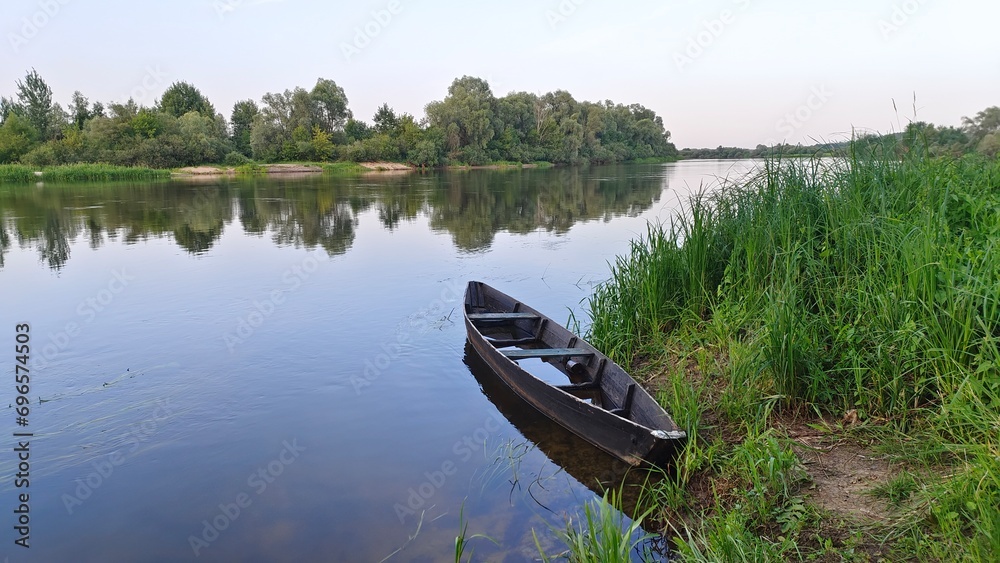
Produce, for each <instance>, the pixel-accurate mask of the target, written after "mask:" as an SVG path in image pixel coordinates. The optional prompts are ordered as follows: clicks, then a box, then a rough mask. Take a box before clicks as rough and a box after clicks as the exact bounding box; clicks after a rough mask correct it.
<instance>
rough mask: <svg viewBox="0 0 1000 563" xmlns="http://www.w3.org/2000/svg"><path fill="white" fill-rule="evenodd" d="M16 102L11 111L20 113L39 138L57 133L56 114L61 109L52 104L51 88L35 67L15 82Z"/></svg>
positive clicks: (48, 137)
mask: <svg viewBox="0 0 1000 563" xmlns="http://www.w3.org/2000/svg"><path fill="white" fill-rule="evenodd" d="M17 102H18V103H17V104H16V105H15V106H14V107H13V108H12V109H13V111H15V112H16V113H20V114H22V115H23V116H24V117H25V118H26V119H27V120H28V122H29V123H31V126H32V127H34V128H35V130H36V131H38V134H39V136H40V137H41V140H47V139H50V138H52V137H54V136H55V135H56V133H58V128H57V119H56V116H57V113H59V112H61V111H62V110H61V108H58V107H57V106H55V105H53V103H52V89H51V88H49V85H48V84H46V83H45V81H44V80H42V77H41V76H39V75H38V72H36V71H35V69H31V72H29V73H28V74H27V75H26V76H25V77H24V80H19V81H18V82H17Z"/></svg>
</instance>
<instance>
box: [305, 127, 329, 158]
mask: <svg viewBox="0 0 1000 563" xmlns="http://www.w3.org/2000/svg"><path fill="white" fill-rule="evenodd" d="M310 144H311V145H312V147H311V149H312V156H313V158H314V159H316V160H330V158H331V157H333V152H334V150H335V147H334V146H333V141H331V140H330V135H329V134H327V132H326V131H324V130H322V129H320V128H319V126H313V135H312V140H311V141H310Z"/></svg>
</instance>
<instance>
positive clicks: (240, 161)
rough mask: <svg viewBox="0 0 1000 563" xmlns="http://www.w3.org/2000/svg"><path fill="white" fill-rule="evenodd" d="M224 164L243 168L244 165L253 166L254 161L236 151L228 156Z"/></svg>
mask: <svg viewBox="0 0 1000 563" xmlns="http://www.w3.org/2000/svg"><path fill="white" fill-rule="evenodd" d="M223 162H224V164H225V165H226V166H242V165H244V164H251V163H252V162H253V161H252V160H250V159H249V158H248V157H247V156H246V155H244V154H243V153H238V152H236V151H233V152H231V153H229V154H227V155H226V158H225V160H224V161H223Z"/></svg>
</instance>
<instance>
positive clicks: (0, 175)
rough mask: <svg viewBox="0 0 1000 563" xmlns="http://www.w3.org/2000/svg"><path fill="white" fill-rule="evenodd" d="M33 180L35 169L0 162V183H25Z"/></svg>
mask: <svg viewBox="0 0 1000 563" xmlns="http://www.w3.org/2000/svg"><path fill="white" fill-rule="evenodd" d="M35 180H36V178H35V171H34V169H33V168H31V167H30V166H22V165H20V164H0V183H10V184H27V183H29V182H33V181H35Z"/></svg>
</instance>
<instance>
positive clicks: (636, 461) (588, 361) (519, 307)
mask: <svg viewBox="0 0 1000 563" xmlns="http://www.w3.org/2000/svg"><path fill="white" fill-rule="evenodd" d="M515 310H516V311H517V312H518V313H521V314H530V315H533V316H536V317H538V318H539V319H544V320H545V321H548V318H547V317H545V316H544V315H541V313H539V312H538V311H535V310H534V309H532V308H530V307H528V306H526V305H524V304H521V303H518V302H516V301H514V300H513V299H512V298H510V297H509V296H507V295H505V294H502V293H500V292H498V291H497V290H495V289H493V288H491V287H489V286H487V285H486V284H482V283H481V282H470V284H469V288H468V290H467V291H466V306H465V325H466V330H467V331H468V335H469V342H470V344H471V345H472V347H473V348H474V349H475V351H476V352H477V353H478V354H479V356H480V357H481V358H482V359H483V361H484V362H485V363H486V364H487V365H488V366H489V367H490V368H491V369H492V370H493V371H494V372H495V373H496V374H497V376H498V377H499V379H500V380H501V381H503V382H504V383H505V384H506V385H507V386H508V387H509V388H510V389H511V390H512V391H513V392H514V393H516V394H517V395H518V396H520V397H521V398H522V399H524V400H525V401H526V402H527V403H529V404H530V405H532V406H533V407H534V408H535V409H537V410H538V411H539V412H541V413H542V414H544V415H545V416H547V417H548V418H550V419H552V420H553V421H555V422H557V423H558V424H560V425H561V426H563V427H564V428H566V429H567V430H569V431H571V432H573V433H574V434H576V435H578V436H580V437H581V438H583V439H584V440H586V441H588V442H590V443H591V444H593V445H594V446H596V447H598V448H600V449H601V450H604V451H605V452H607V453H609V454H611V455H613V456H615V457H617V458H618V459H621V460H623V461H625V462H626V463H628V464H630V465H635V466H638V465H644V464H652V465H656V466H660V467H666V466H667V465H669V464H670V462H671V461H672V459H673V458H674V457H675V456H676V454H677V453H678V451H679V449H680V448H681V447H683V444H684V441H685V438H686V436H685V435H684V433H683V432H681V431H680V430H679V428H678V427H677V426H676V424H674V423H673V420H671V419H670V417H669V415H667V413H666V412H665V411H663V409H662V407H660V406H659V404H658V403H656V401H655V400H654V399H653V398H652V397H650V396H649V394H648V393H647V392H646V391H645V390H643V389H641V386H639V385H637V384H635V382H634V380H632V378H631V377H630V376H628V375H627V374H626V373H625V372H624V370H622V369H621V368H620V367H619V366H618V365H617V364H614V363H613V362H611V361H610V360H609V359H608V358H607V357H606V356H605V355H604V354H602V353H600V352H599V351H598V350H596V349H595V348H593V347H592V346H591V345H590V344H588V343H587V342H586V341H583V340H581V339H579V338H578V337H577V336H575V335H573V334H572V333H571V332H569V331H568V330H566V329H564V328H563V327H561V326H559V325H557V324H556V323H552V322H547V323H541V328H540V329H538V330H539V331H540V334H537V336H538V338H537V341H536V342H535V343H534V344H533V345H528V346H525V348H526V349H528V350H532V349H535V348H537V347H539V346H545V347H547V348H549V349H552V348H555V349H566V348H568V349H572V350H575V351H580V352H581V354H583V353H584V352H585V353H586V356H583V355H581V356H579V357H576V358H573V360H574V361H575V365H574V364H567V362H565V361H562V362H555V361H553V362H550V363H553V365H556V367H559V368H560V369H561V370H563V371H567V374H568V375H569V372H570V367H568V366H571V367H572V368H575V372H574V373H575V374H577V375H580V376H581V377H582V378H583V379H584V380H588V381H590V382H591V383H594V381H595V380H597V382H598V383H597V386H596V387H597V388H596V389H595V390H594V393H595V399H596V400H585V399H583V398H581V397H579V396H577V395H578V394H576V393H571V392H567V391H566V390H563V389H560V388H559V387H558V386H553V385H550V384H549V383H546V382H545V381H542V380H541V379H539V378H538V377H536V376H535V375H533V374H531V373H530V372H528V371H526V370H525V369H523V368H522V367H521V366H520V365H519V364H518V363H517V362H516V361H514V360H512V359H511V358H509V357H507V355H506V354H505V353H504V351H503V350H500V349H498V348H497V347H496V346H494V344H493V342H491V340H490V339H488V338H487V337H486V336H485V335H484V334H483V331H482V325H483V322H481V321H477V320H474V318H473V317H475V316H480V317H481V316H484V315H482V314H481V313H482V312H484V311H485V312H487V314H489V313H498V314H502V313H505V312H512V311H515ZM470 315H472V317H470ZM515 322H517V323H522V321H515ZM531 322H532V321H530V320H526V321H523V323H522V324H523V325H528V324H530V323H531ZM520 330H523V331H529V330H531V329H530V328H527V327H525V326H521V327H520ZM630 386H631V387H632V389H631V390H629V389H628V388H629V387H630ZM628 395H631V397H630V398H628V399H626V396H628ZM623 402H627V403H628V404H629V405H630V408H629V411H630V412H629V413H628V414H627V416H620V414H616V413H614V412H612V409H609V408H606V407H607V406H608V405H605V404H604V403H610V404H611V405H621V404H622V403H623Z"/></svg>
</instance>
